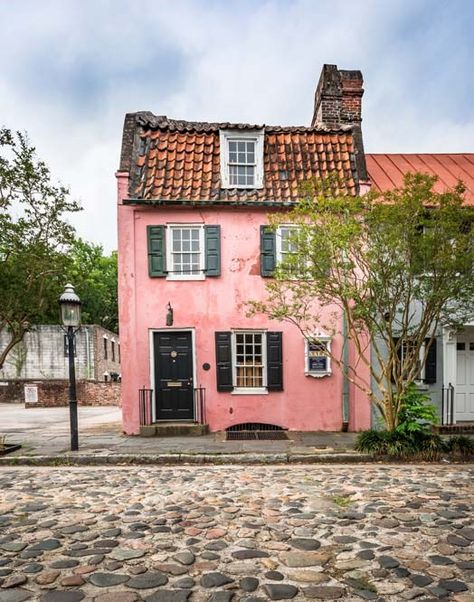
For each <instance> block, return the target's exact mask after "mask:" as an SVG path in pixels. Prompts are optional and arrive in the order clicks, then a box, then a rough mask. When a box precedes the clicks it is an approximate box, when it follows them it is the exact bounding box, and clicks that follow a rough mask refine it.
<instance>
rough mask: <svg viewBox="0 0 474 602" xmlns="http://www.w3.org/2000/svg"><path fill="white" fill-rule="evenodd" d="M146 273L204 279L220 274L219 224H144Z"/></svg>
mask: <svg viewBox="0 0 474 602" xmlns="http://www.w3.org/2000/svg"><path fill="white" fill-rule="evenodd" d="M147 242H148V274H149V275H150V276H151V277H152V278H168V279H169V280H204V278H206V277H207V276H211V277H213V276H220V274H221V227H220V226H219V225H208V224H202V223H195V224H192V223H191V224H176V223H174V224H166V225H165V224H161V225H157V226H147Z"/></svg>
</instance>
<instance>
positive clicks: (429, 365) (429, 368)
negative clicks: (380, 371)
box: [392, 337, 437, 384]
mask: <svg viewBox="0 0 474 602" xmlns="http://www.w3.org/2000/svg"><path fill="white" fill-rule="evenodd" d="M393 343H394V345H395V349H396V353H397V356H398V362H399V366H398V368H397V367H394V370H396V369H400V368H401V366H402V365H403V364H405V362H407V363H408V364H409V365H410V366H411V365H413V366H415V368H416V372H415V375H414V376H413V377H412V378H413V380H414V381H415V383H417V384H421V383H424V384H433V383H435V382H436V378H437V343H436V338H435V337H434V338H433V340H431V339H429V338H427V339H425V341H424V342H423V343H422V344H421V345H420V346H419V348H418V352H417V350H416V345H415V341H413V340H411V339H409V338H406V339H403V340H402V341H400V339H399V338H394V339H393ZM392 380H393V375H392Z"/></svg>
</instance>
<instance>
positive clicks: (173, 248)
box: [166, 225, 204, 280]
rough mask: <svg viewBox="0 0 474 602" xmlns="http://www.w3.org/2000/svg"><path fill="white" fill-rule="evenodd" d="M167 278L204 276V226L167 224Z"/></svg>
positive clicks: (195, 278)
mask: <svg viewBox="0 0 474 602" xmlns="http://www.w3.org/2000/svg"><path fill="white" fill-rule="evenodd" d="M167 242H168V244H167V257H166V259H167V261H166V264H167V266H168V278H170V279H173V278H174V279H190V278H192V279H194V280H198V279H203V278H204V227H203V226H200V225H189V226H186V225H172V226H169V236H168V238H167Z"/></svg>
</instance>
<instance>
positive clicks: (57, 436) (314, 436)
mask: <svg viewBox="0 0 474 602" xmlns="http://www.w3.org/2000/svg"><path fill="white" fill-rule="evenodd" d="M120 418H121V415H120V408H116V407H80V408H79V449H80V451H79V452H75V453H74V454H73V453H71V452H70V451H69V444H70V433H69V409H68V408H67V407H66V408H28V409H25V408H24V406H23V404H0V435H6V436H7V443H20V444H21V445H22V448H21V449H20V450H19V451H17V452H14V453H13V454H8V455H7V456H4V457H3V459H2V463H3V462H4V461H6V459H12V458H14V457H30V458H33V457H39V456H41V457H54V458H58V457H65V456H67V457H69V458H70V459H71V458H72V457H77V456H88V457H94V458H96V459H97V461H99V457H100V456H104V457H105V456H107V461H108V462H110V461H111V459H112V458H117V461H118V459H119V458H121V459H122V461H127V458H130V459H136V458H144V461H147V460H148V461H152V460H153V458H155V459H157V458H161V457H163V456H169V457H170V458H171V457H175V458H179V461H180V462H184V461H185V460H186V459H191V460H193V459H194V460H196V461H197V460H198V459H199V458H198V457H199V456H202V457H203V458H207V459H208V458H209V456H214V455H215V456H220V458H221V460H223V459H224V456H225V457H228V456H229V455H233V456H237V455H239V456H242V455H248V456H249V457H250V456H262V457H261V460H265V458H263V456H267V457H268V459H269V458H273V461H279V460H278V458H279V459H280V461H290V460H289V458H290V456H291V457H292V458H294V459H296V458H298V457H300V456H304V457H307V458H308V459H309V457H310V456H312V455H319V456H326V455H328V454H336V455H340V454H344V455H345V456H346V455H351V456H353V455H355V454H354V451H353V444H354V441H355V437H356V434H355V433H340V432H337V433H327V432H318V433H308V432H289V433H288V437H289V439H287V440H282V441H225V434H224V433H223V432H218V433H211V434H209V435H206V436H203V437H189V436H188V437H166V438H159V437H150V438H143V437H130V436H126V435H124V434H123V433H122V430H121V422H120ZM111 456H112V458H111ZM192 456H194V458H192ZM235 459H237V458H235ZM157 461H158V460H157ZM205 461H208V460H205ZM104 462H105V460H104Z"/></svg>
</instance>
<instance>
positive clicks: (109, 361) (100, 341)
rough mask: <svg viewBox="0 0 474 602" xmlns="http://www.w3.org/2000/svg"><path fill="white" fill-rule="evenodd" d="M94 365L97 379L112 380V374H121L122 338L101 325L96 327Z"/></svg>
mask: <svg viewBox="0 0 474 602" xmlns="http://www.w3.org/2000/svg"><path fill="white" fill-rule="evenodd" d="M93 336H94V366H95V375H94V378H95V380H98V381H103V380H105V375H107V380H110V374H111V373H112V372H115V373H116V374H120V339H119V337H118V335H116V334H114V333H113V332H110V330H106V329H105V328H102V327H101V326H96V327H95V328H94V334H93ZM104 341H107V357H105V346H104Z"/></svg>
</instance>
